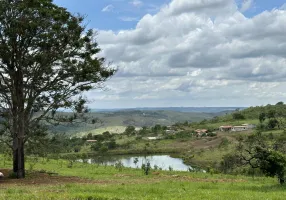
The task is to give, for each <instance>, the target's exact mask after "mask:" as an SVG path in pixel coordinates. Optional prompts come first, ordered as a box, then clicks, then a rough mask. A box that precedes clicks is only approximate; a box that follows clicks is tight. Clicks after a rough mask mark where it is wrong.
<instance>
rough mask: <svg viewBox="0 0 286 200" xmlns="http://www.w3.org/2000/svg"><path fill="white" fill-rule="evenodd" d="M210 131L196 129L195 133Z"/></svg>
mask: <svg viewBox="0 0 286 200" xmlns="http://www.w3.org/2000/svg"><path fill="white" fill-rule="evenodd" d="M207 132H208V130H207V129H197V130H195V133H200V134H201V133H207Z"/></svg>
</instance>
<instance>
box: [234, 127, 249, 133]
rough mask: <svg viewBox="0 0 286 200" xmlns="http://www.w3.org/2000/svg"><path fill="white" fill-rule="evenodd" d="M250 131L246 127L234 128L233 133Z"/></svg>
mask: <svg viewBox="0 0 286 200" xmlns="http://www.w3.org/2000/svg"><path fill="white" fill-rule="evenodd" d="M246 130H248V129H247V127H246V126H233V127H232V128H231V131H233V132H238V131H246Z"/></svg>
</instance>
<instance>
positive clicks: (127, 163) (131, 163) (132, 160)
mask: <svg viewBox="0 0 286 200" xmlns="http://www.w3.org/2000/svg"><path fill="white" fill-rule="evenodd" d="M88 162H89V163H93V164H106V165H115V164H116V163H118V162H121V163H122V164H123V165H124V167H131V168H140V167H141V166H142V164H146V163H147V162H150V164H151V167H152V168H154V166H155V167H157V168H158V169H162V170H169V169H170V168H171V169H172V170H174V171H188V169H189V168H191V169H192V167H191V166H188V165H185V164H184V163H183V160H182V159H180V158H172V157H171V156H169V155H152V156H112V157H97V158H94V159H89V160H88Z"/></svg>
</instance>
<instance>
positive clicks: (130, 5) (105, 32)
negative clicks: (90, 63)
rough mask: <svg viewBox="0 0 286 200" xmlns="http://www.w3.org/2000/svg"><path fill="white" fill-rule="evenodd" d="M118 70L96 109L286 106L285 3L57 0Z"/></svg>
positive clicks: (97, 95) (96, 97)
mask: <svg viewBox="0 0 286 200" xmlns="http://www.w3.org/2000/svg"><path fill="white" fill-rule="evenodd" d="M54 2H55V3H57V4H58V5H60V6H64V7H67V8H68V10H69V11H71V12H72V13H81V14H85V15H86V24H87V26H88V28H92V29H94V30H96V31H97V41H98V43H99V45H100V47H101V49H102V52H101V56H104V57H106V58H107V60H109V61H112V63H113V65H114V66H117V67H118V73H117V74H116V75H115V76H114V77H113V78H112V79H110V80H109V81H108V82H107V83H106V88H105V90H104V91H92V92H89V93H87V94H86V96H87V97H88V98H89V99H90V100H92V104H91V105H90V106H91V107H94V108H126V107H165V106H168V107H169V106H255V105H266V104H268V103H272V104H273V103H276V102H278V101H284V102H286V4H285V0H236V1H235V0H156V1H154V0H100V1H99V0H96V1H95V0H81V1H79V0H55V1H54Z"/></svg>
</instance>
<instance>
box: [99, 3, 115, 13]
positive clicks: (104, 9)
mask: <svg viewBox="0 0 286 200" xmlns="http://www.w3.org/2000/svg"><path fill="white" fill-rule="evenodd" d="M113 9H114V6H113V5H112V4H109V5H107V6H105V7H104V8H102V10H101V11H102V12H111V11H113Z"/></svg>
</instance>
